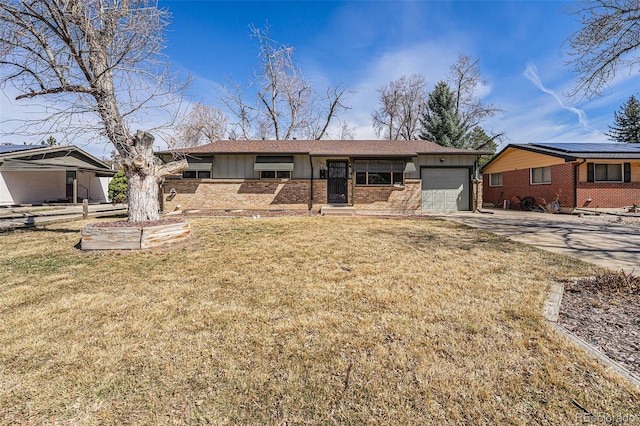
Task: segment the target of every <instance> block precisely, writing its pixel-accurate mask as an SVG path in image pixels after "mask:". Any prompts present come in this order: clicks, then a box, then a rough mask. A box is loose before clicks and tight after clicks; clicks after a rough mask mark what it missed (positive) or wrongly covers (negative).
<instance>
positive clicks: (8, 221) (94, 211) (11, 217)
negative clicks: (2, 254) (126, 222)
mask: <svg viewBox="0 0 640 426" xmlns="http://www.w3.org/2000/svg"><path fill="white" fill-rule="evenodd" d="M88 207H89V217H104V216H114V215H119V214H126V213H127V205H126V204H89V206H88ZM82 218H83V212H82V204H74V205H69V206H60V205H57V206H54V205H50V206H37V207H0V232H6V231H9V230H12V229H19V228H29V227H33V226H36V225H40V224H43V223H50V222H61V221H69V220H80V219H82Z"/></svg>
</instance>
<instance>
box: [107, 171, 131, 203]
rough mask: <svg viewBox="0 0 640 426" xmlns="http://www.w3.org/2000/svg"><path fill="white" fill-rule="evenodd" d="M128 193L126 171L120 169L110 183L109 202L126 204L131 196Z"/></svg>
mask: <svg viewBox="0 0 640 426" xmlns="http://www.w3.org/2000/svg"><path fill="white" fill-rule="evenodd" d="M127 191H128V188H127V177H126V176H125V174H124V169H120V170H118V173H116V174H115V176H114V177H113V179H111V182H109V200H110V201H111V202H112V203H126V202H127V198H128V196H129V194H128V193H127Z"/></svg>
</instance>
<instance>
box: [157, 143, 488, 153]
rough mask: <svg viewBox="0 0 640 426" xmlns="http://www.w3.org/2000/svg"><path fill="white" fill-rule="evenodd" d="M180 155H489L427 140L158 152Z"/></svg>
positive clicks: (229, 145) (213, 146)
mask: <svg viewBox="0 0 640 426" xmlns="http://www.w3.org/2000/svg"><path fill="white" fill-rule="evenodd" d="M174 152H175V153H183V154H289V155H291V154H306V155H311V156H319V157H322V156H324V157H330V156H350V157H413V156H416V155H418V154H466V155H469V154H472V155H485V154H490V153H489V152H485V151H473V150H467V149H458V148H449V147H444V146H440V145H438V144H435V143H433V142H428V141H394V140H357V141H356V140H319V141H317V140H219V141H216V142H212V143H209V144H207V145H201V146H197V147H193V148H182V149H175V150H167V151H161V152H159V153H158V154H166V153H174Z"/></svg>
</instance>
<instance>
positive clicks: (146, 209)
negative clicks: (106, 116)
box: [123, 131, 187, 222]
mask: <svg viewBox="0 0 640 426" xmlns="http://www.w3.org/2000/svg"><path fill="white" fill-rule="evenodd" d="M154 139H155V138H154V137H153V136H152V135H151V134H150V133H147V132H141V131H138V133H136V135H135V136H134V137H133V138H132V142H131V145H129V146H128V147H129V148H130V152H131V154H130V155H129V156H128V157H127V158H125V159H124V160H123V167H124V173H125V175H126V176H127V185H128V189H129V221H130V222H145V221H154V220H158V219H160V212H159V210H158V209H159V203H158V195H159V193H158V189H159V184H160V179H161V178H162V177H163V176H165V175H167V174H171V173H175V172H178V171H180V170H183V169H185V168H187V160H184V159H183V160H179V161H173V162H171V163H167V164H163V165H159V164H158V159H157V158H156V157H155V156H154V155H153V141H154Z"/></svg>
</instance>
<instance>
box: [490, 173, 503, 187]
mask: <svg viewBox="0 0 640 426" xmlns="http://www.w3.org/2000/svg"><path fill="white" fill-rule="evenodd" d="M489 186H502V173H491V174H489Z"/></svg>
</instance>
